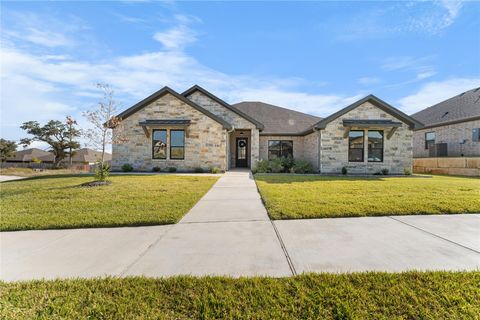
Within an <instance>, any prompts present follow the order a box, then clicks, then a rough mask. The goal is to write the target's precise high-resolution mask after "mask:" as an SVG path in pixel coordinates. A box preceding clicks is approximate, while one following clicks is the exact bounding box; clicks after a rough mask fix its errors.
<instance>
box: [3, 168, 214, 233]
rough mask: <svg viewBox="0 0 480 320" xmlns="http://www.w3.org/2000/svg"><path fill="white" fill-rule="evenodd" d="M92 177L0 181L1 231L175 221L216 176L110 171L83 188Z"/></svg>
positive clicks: (203, 192)
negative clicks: (106, 179) (102, 182)
mask: <svg viewBox="0 0 480 320" xmlns="http://www.w3.org/2000/svg"><path fill="white" fill-rule="evenodd" d="M92 180H93V177H92V176H86V175H81V176H72V175H59V176H42V177H35V178H30V179H25V180H17V181H9V182H3V183H2V184H1V185H0V198H1V204H0V205H1V212H2V214H1V217H0V230H2V231H6V230H27V229H58V228H81V227H87V228H88V227H113V226H134V225H154V224H168V223H176V222H178V221H179V220H180V219H181V218H182V217H183V215H185V214H186V213H187V212H188V211H189V210H190V208H191V207H193V205H194V204H195V203H196V202H197V201H198V200H199V199H200V198H201V197H202V196H203V195H204V194H205V193H206V192H207V191H208V189H210V187H211V186H212V185H213V184H214V183H215V182H216V181H217V178H216V177H191V176H163V175H124V176H122V175H114V176H111V177H110V180H111V181H112V184H111V185H109V186H102V187H94V188H86V187H79V185H80V184H82V183H84V182H88V181H92Z"/></svg>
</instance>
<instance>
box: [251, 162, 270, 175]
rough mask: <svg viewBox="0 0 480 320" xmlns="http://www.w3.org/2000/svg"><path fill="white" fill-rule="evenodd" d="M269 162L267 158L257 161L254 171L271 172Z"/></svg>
mask: <svg viewBox="0 0 480 320" xmlns="http://www.w3.org/2000/svg"><path fill="white" fill-rule="evenodd" d="M269 170H270V169H269V163H268V161H267V160H260V161H258V162H257V164H256V166H255V168H254V173H267V172H269Z"/></svg>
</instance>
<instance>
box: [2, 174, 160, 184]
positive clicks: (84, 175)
mask: <svg viewBox="0 0 480 320" xmlns="http://www.w3.org/2000/svg"><path fill="white" fill-rule="evenodd" d="M154 175H155V174H153V173H152V174H121V173H120V174H118V173H115V174H114V175H110V178H115V177H147V176H154ZM94 176H95V174H93V173H72V174H45V175H39V176H33V177H26V178H23V179H18V180H9V181H3V182H2V183H12V182H22V181H32V180H43V179H62V178H89V177H90V178H93V177H94Z"/></svg>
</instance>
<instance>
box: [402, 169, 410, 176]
mask: <svg viewBox="0 0 480 320" xmlns="http://www.w3.org/2000/svg"><path fill="white" fill-rule="evenodd" d="M403 174H404V175H406V176H411V175H412V171H410V169H408V168H403Z"/></svg>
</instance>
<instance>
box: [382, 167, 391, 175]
mask: <svg viewBox="0 0 480 320" xmlns="http://www.w3.org/2000/svg"><path fill="white" fill-rule="evenodd" d="M388 173H389V171H388V169H387V168H383V169H382V174H383V175H384V176H388Z"/></svg>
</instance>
